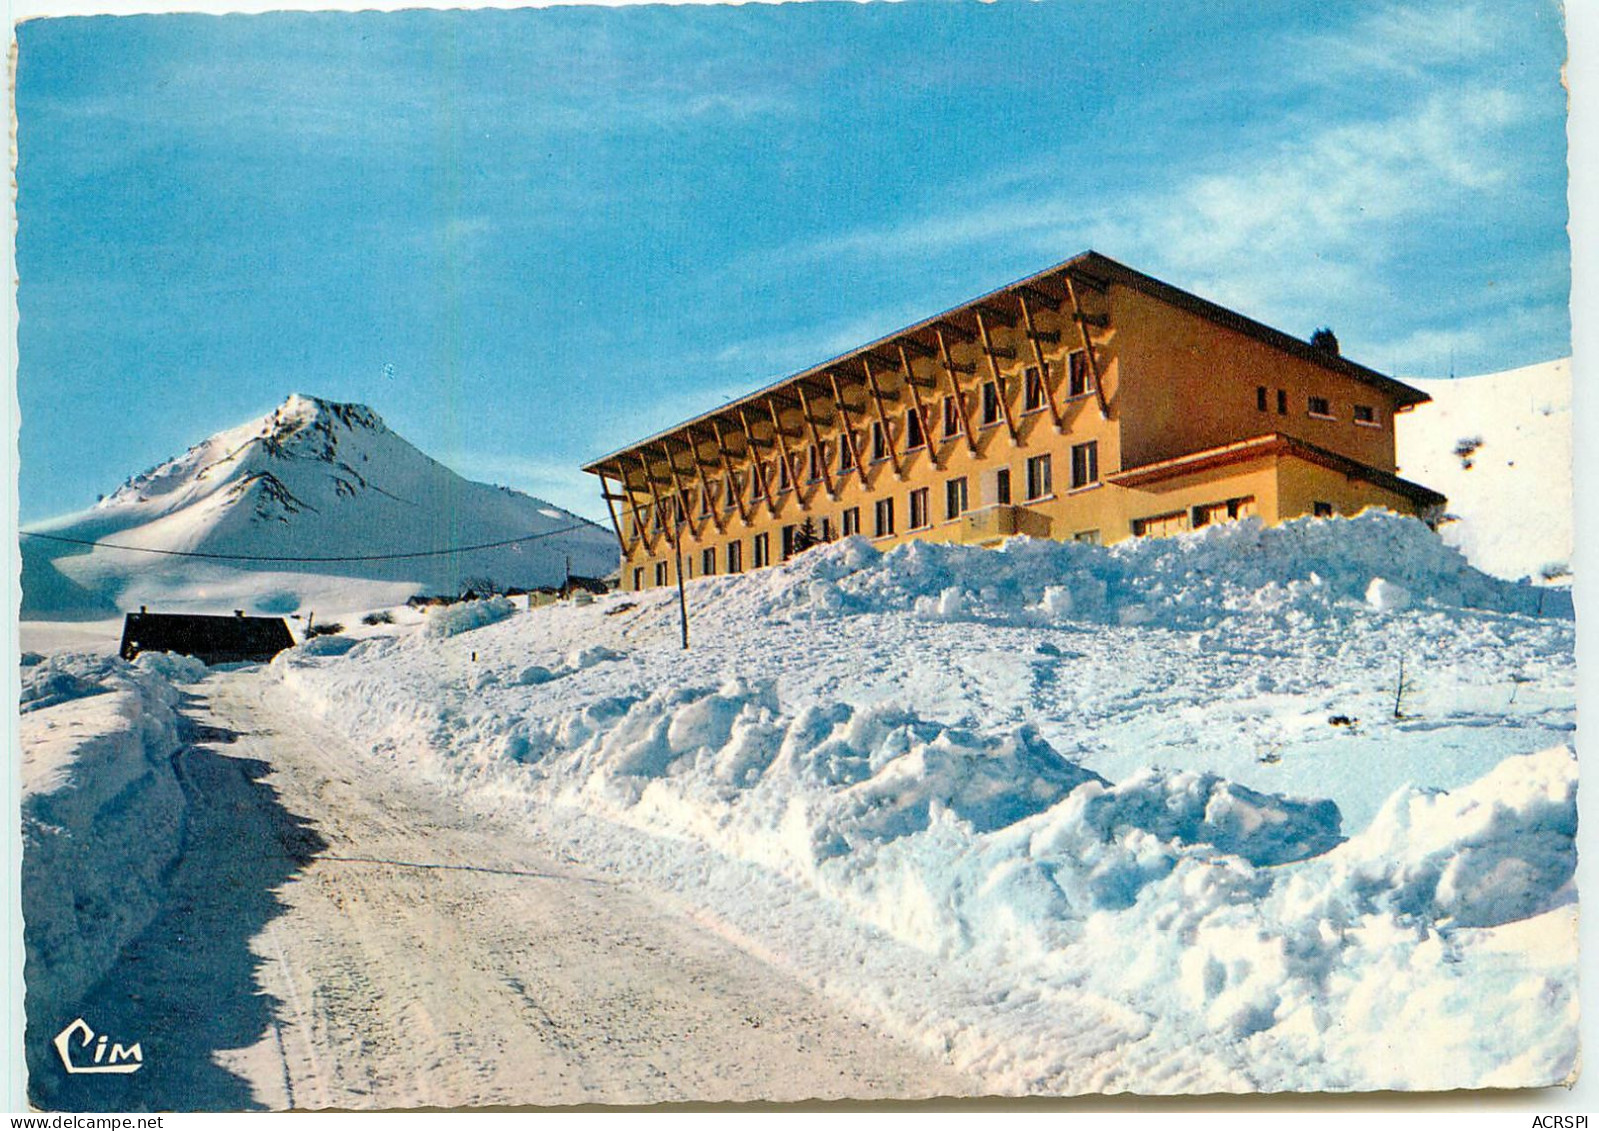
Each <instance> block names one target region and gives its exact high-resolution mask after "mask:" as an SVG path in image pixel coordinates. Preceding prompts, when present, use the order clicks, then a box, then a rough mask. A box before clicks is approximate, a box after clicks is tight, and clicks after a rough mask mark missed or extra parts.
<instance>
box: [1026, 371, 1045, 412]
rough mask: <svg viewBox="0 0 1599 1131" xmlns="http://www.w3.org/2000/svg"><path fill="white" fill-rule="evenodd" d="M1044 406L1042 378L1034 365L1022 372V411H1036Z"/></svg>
mask: <svg viewBox="0 0 1599 1131" xmlns="http://www.w3.org/2000/svg"><path fill="white" fill-rule="evenodd" d="M1043 407H1044V378H1043V376H1042V375H1040V373H1039V372H1038V369H1037V368H1036V367H1035V366H1031V365H1029V366H1028V367H1027V369H1026V371H1025V372H1024V373H1023V374H1022V411H1023V412H1037V411H1038V410H1039V409H1041V408H1043Z"/></svg>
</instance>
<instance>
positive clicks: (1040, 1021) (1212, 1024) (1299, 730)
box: [272, 513, 1577, 1093]
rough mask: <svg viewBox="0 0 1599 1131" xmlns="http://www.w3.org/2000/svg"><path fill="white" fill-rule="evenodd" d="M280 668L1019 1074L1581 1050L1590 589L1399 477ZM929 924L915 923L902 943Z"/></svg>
mask: <svg viewBox="0 0 1599 1131" xmlns="http://www.w3.org/2000/svg"><path fill="white" fill-rule="evenodd" d="M688 602H689V605H690V608H691V610H692V615H693V627H692V638H693V648H692V649H691V650H690V651H688V652H686V653H685V652H683V651H682V650H681V649H680V648H679V646H678V639H677V624H676V615H677V611H676V605H675V594H673V593H668V592H659V593H646V594H621V593H617V594H611V595H609V596H607V597H605V598H602V599H600V600H598V601H596V602H594V603H592V604H590V605H587V606H563V607H553V608H545V609H538V610H532V611H523V612H512V611H511V610H510V609H509V608H508V607H505V608H501V607H487V608H485V609H484V610H482V615H476V616H469V615H467V613H466V612H465V611H461V612H459V613H457V614H455V616H454V617H453V618H452V620H451V622H450V623H449V624H445V623H444V622H442V621H441V622H439V623H438V625H437V626H436V627H435V626H432V625H431V622H430V627H429V629H428V630H425V631H418V630H416V629H414V628H410V627H406V626H404V625H399V626H394V627H384V628H380V629H373V630H371V633H372V634H375V635H369V636H368V638H367V639H364V640H362V641H360V642H358V643H354V644H353V645H352V644H350V643H347V642H341V644H340V645H339V649H340V654H338V655H331V654H327V653H326V652H321V651H320V650H318V649H310V650H307V649H296V650H294V651H292V652H286V653H284V654H282V655H281V656H280V657H279V658H278V660H277V661H276V662H275V663H274V664H273V665H272V671H273V672H275V673H277V674H278V675H280V676H281V678H282V679H284V680H285V682H286V683H287V685H288V686H289V687H290V688H291V689H293V690H295V691H296V692H298V694H299V695H300V696H302V697H303V699H304V701H305V702H306V703H307V704H308V705H309V706H311V707H312V708H313V709H315V710H316V711H318V712H319V713H320V714H321V715H322V717H323V718H324V719H326V720H327V721H328V722H329V723H331V724H335V725H337V726H338V727H339V729H340V730H341V731H343V732H345V733H347V734H349V735H350V736H351V737H352V738H353V739H354V740H355V742H356V743H357V744H358V745H359V748H360V749H362V750H363V751H366V750H370V751H371V756H372V757H374V758H376V759H378V760H380V762H381V763H382V764H384V765H386V766H388V767H390V768H392V770H393V772H394V773H396V774H406V775H414V776H416V777H419V778H421V779H423V780H425V781H427V782H428V783H430V785H431V786H432V787H433V788H435V789H437V790H440V791H446V792H450V793H453V794H455V795H456V796H458V797H460V798H461V799H462V800H463V803H466V804H470V805H476V806H480V807H483V808H485V809H489V810H493V811H495V812H496V813H498V814H499V815H500V816H502V817H506V816H511V817H515V818H516V819H518V820H521V821H524V822H526V827H527V835H528V836H529V837H530V838H536V839H537V841H538V842H539V843H541V844H547V845H555V846H559V847H561V848H563V849H564V850H565V851H566V852H568V853H570V855H571V856H572V857H573V858H575V859H581V860H583V861H584V862H585V863H586V864H589V865H591V866H593V867H597V868H604V869H607V870H609V871H611V872H613V873H614V874H615V875H617V876H619V877H625V878H626V880H627V881H628V882H629V883H632V884H637V885H640V886H642V887H645V888H646V889H651V890H654V891H657V892H662V893H666V895H668V896H669V897H670V898H673V899H676V900H679V901H681V902H682V903H684V904H685V905H687V906H688V907H690V908H692V909H693V910H694V912H695V914H696V915H698V916H700V917H701V918H702V920H703V921H707V922H714V923H718V924H721V927H720V928H719V929H721V930H722V931H724V932H725V933H726V934H727V936H728V937H731V938H737V939H739V940H741V943H742V945H744V946H745V947H747V948H748V949H752V950H754V951H755V952H757V953H759V954H762V955H765V956H768V957H769V958H770V959H771V960H772V961H774V962H775V963H777V964H778V965H779V966H782V967H785V968H787V969H788V970H790V971H792V972H794V973H797V974H798V975H799V976H800V977H802V978H804V979H806V980H807V981H808V982H810V984H812V985H813V986H815V987H817V988H818V989H820V990H822V991H823V992H825V993H827V994H829V995H832V996H834V997H836V998H838V999H839V1000H841V1001H845V1002H848V1003H849V1005H850V1007H851V1008H854V1009H864V1010H867V1011H869V1012H870V1013H871V1014H872V1015H873V1016H875V1017H876V1018H877V1019H878V1021H879V1023H880V1024H882V1025H883V1026H884V1027H885V1028H887V1029H888V1030H890V1031H892V1032H896V1033H898V1034H900V1035H901V1036H904V1037H906V1038H909V1039H911V1040H913V1041H915V1042H917V1043H918V1044H920V1045H921V1046H922V1047H923V1048H925V1049H927V1050H929V1051H930V1052H932V1053H934V1054H935V1055H938V1056H940V1057H944V1058H947V1059H948V1060H949V1061H950V1062H951V1063H952V1064H953V1065H954V1066H955V1067H956V1068H958V1069H960V1070H962V1071H964V1072H967V1073H970V1074H972V1075H974V1076H976V1077H977V1078H978V1079H980V1080H982V1081H983V1085H984V1088H985V1089H986V1090H990V1091H995V1092H1004V1093H1031V1092H1045V1093H1061V1092H1067V1093H1072V1092H1082V1091H1096V1090H1110V1091H1117V1090H1123V1089H1129V1090H1135V1091H1142V1092H1210V1091H1232V1090H1277V1089H1325V1090H1343V1089H1371V1088H1425V1089H1450V1088H1461V1087H1524V1086H1532V1085H1545V1084H1550V1083H1555V1082H1558V1081H1561V1080H1562V1079H1564V1078H1566V1077H1567V1075H1568V1074H1569V1073H1571V1072H1572V1071H1573V1070H1574V1068H1575V1064H1576V1057H1577V1045H1576V1016H1577V998H1576V966H1577V954H1576V936H1575V910H1576V909H1575V899H1576V894H1575V887H1574V884H1573V881H1572V875H1573V868H1574V865H1575V843H1574V834H1575V824H1576V807H1575V788H1576V761H1575V758H1574V756H1573V754H1572V753H1571V750H1570V748H1569V742H1570V738H1571V733H1572V730H1573V727H1574V664H1573V654H1572V652H1573V625H1572V621H1571V606H1570V601H1569V594H1567V593H1563V592H1558V591H1551V590H1549V589H1534V588H1532V587H1530V586H1524V585H1512V584H1510V583H1507V582H1504V581H1500V580H1496V579H1494V578H1491V577H1487V576H1485V575H1483V574H1482V573H1479V572H1477V571H1476V570H1473V569H1471V568H1470V567H1469V566H1467V564H1466V563H1465V561H1464V560H1463V559H1462V558H1461V556H1460V555H1459V554H1458V552H1456V551H1454V550H1452V549H1450V548H1448V547H1446V546H1444V545H1442V544H1441V543H1440V542H1439V541H1438V539H1437V538H1436V537H1435V536H1434V535H1433V534H1432V532H1430V531H1429V530H1427V529H1426V528H1425V527H1424V526H1422V525H1421V524H1420V523H1419V522H1416V521H1414V520H1412V519H1401V518H1397V517H1395V516H1392V515H1388V514H1384V513H1372V514H1367V515H1364V516H1361V517H1360V518H1356V519H1332V520H1323V519H1303V520H1300V521H1297V522H1294V523H1291V524H1288V525H1285V526H1282V527H1278V528H1275V529H1269V530H1268V529H1262V528H1261V527H1260V526H1259V525H1257V524H1255V523H1253V522H1246V523H1239V524H1232V525H1227V526H1221V527H1213V528H1209V529H1206V530H1204V531H1200V532H1196V533H1194V534H1190V535H1183V536H1180V537H1177V538H1172V539H1160V540H1137V541H1133V542H1127V543H1123V544H1121V545H1119V546H1115V547H1110V548H1101V547H1097V546H1088V545H1081V544H1075V543H1067V544H1059V543H1047V542H1031V541H1028V540H1026V539H1017V540H1013V541H1011V542H1009V543H1008V544H1007V545H1006V546H1005V547H1004V548H1003V549H1002V550H999V551H988V550H980V549H974V548H969V547H959V546H938V545H930V544H922V543H912V544H910V545H905V546H901V547H898V548H896V549H894V550H891V551H889V552H888V553H886V554H884V553H879V552H878V551H876V550H874V549H873V548H872V547H871V546H870V545H869V544H868V543H867V542H865V541H864V540H861V539H851V540H848V541H845V542H843V543H840V544H836V545H832V546H828V547H824V548H820V549H817V550H814V551H811V552H808V553H805V554H803V555H800V556H799V557H798V558H797V559H796V560H795V561H793V562H792V563H790V564H789V565H787V566H784V567H780V568H776V569H772V570H765V571H761V572H759V573H754V574H749V575H745V576H739V577H716V578H707V579H702V580H700V581H696V582H692V583H691V584H690V586H689V589H688ZM915 956H920V957H915Z"/></svg>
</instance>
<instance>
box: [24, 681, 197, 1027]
mask: <svg viewBox="0 0 1599 1131" xmlns="http://www.w3.org/2000/svg"><path fill="white" fill-rule="evenodd" d="M204 670H205V668H204V665H202V664H200V663H199V662H198V661H196V660H192V659H190V658H188V657H183V656H168V655H165V654H163V653H146V654H145V655H142V656H140V657H139V660H138V662H137V663H135V664H128V663H126V662H124V661H123V660H120V659H116V658H112V657H106V656H95V655H85V654H72V653H63V654H60V655H56V656H52V657H50V658H49V659H47V660H45V661H43V662H42V663H39V664H36V665H33V666H31V667H29V668H26V669H24V671H23V680H22V682H23V691H22V697H23V702H24V711H25V712H26V713H25V714H24V715H23V718H22V724H21V732H22V735H21V737H22V751H23V760H22V780H23V790H22V834H23V853H22V913H23V921H24V924H25V928H24V932H23V933H24V939H25V943H26V949H27V958H26V979H27V987H28V999H29V1007H28V1008H29V1015H30V1018H34V1019H35V1020H36V1021H37V1022H38V1023H39V1024H40V1025H41V1027H45V1026H48V1025H49V1024H50V1023H52V1021H53V1019H54V1017H55V1015H56V1013H57V1012H61V1013H62V1014H63V1016H61V1017H60V1020H59V1024H65V1023H66V1022H68V1021H71V1020H72V1018H73V1016H75V1014H73V1013H72V1010H73V1008H74V1007H75V1006H76V1004H77V1003H78V1002H79V1001H81V999H82V995H83V994H84V992H86V991H87V990H88V989H89V987H90V986H92V985H93V983H94V982H95V981H97V980H98V979H99V977H100V976H101V975H102V974H103V973H104V972H105V971H106V970H108V969H109V968H110V966H111V964H112V963H113V962H114V961H115V960H116V956H117V954H118V953H119V952H120V951H121V949H122V947H123V946H124V945H126V943H127V942H128V941H129V940H130V939H132V938H134V937H135V936H137V935H138V934H139V932H140V931H142V930H143V929H144V928H145V927H146V926H147V925H148V924H149V922H150V920H151V918H152V917H153V915H154V914H155V911H156V908H157V905H158V902H159V898H160V886H161V877H162V873H163V871H164V870H165V869H166V867H167V866H168V865H169V864H170V863H171V861H172V860H173V859H174V857H175V855H176V853H177V850H178V842H179V837H180V835H181V829H182V813H183V792H182V789H181V788H180V786H179V784H178V781H177V778H176V777H175V775H174V774H173V770H172V765H171V761H170V759H171V755H172V753H173V751H174V750H176V749H177V748H178V746H179V744H180V741H181V740H180V737H179V719H178V716H177V713H176V711H175V707H176V705H177V703H178V701H179V699H180V697H181V695H182V692H181V691H180V690H179V689H178V687H177V686H176V682H188V681H192V680H194V679H196V678H198V677H199V675H200V674H202V673H203V672H204ZM41 1009H42V1010H48V1011H49V1016H48V1017H44V1016H39V1015H38V1014H37V1011H38V1010H41ZM57 1027H59V1025H58V1026H57ZM48 1031H49V1032H54V1029H48Z"/></svg>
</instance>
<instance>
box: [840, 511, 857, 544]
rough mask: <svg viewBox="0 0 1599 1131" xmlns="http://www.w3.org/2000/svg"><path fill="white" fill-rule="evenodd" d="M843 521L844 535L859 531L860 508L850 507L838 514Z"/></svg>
mask: <svg viewBox="0 0 1599 1131" xmlns="http://www.w3.org/2000/svg"><path fill="white" fill-rule="evenodd" d="M840 517H841V518H842V519H843V523H844V537H846V538H848V537H849V536H850V535H852V534H859V533H860V532H861V508H860V507H850V508H848V509H847V510H845V512H844V513H843V514H842V515H841V516H840Z"/></svg>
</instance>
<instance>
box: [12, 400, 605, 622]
mask: <svg viewBox="0 0 1599 1131" xmlns="http://www.w3.org/2000/svg"><path fill="white" fill-rule="evenodd" d="M26 530H27V531H31V532H33V533H37V534H48V535H53V536H55V537H58V538H67V539H74V540H76V542H93V543H99V542H106V543H112V544H114V545H116V546H123V547H140V548H142V550H129V549H114V548H110V547H108V546H103V545H102V546H95V547H93V548H90V547H88V546H83V545H79V544H76V543H75V542H61V541H51V540H47V539H42V538H32V537H26V536H25V537H23V539H22V556H23V606H22V607H23V615H24V616H25V617H35V618H48V617H57V616H78V617H83V616H94V615H99V616H105V615H107V614H109V613H114V612H115V611H117V610H118V609H119V608H120V609H128V608H135V607H137V606H139V605H141V604H149V605H152V606H156V607H159V608H162V609H164V610H183V609H189V610H194V611H207V610H210V611H216V610H223V611H225V610H228V609H232V608H249V609H252V610H258V611H263V612H290V611H293V610H294V609H297V608H300V607H302V606H305V605H308V604H309V605H311V606H313V607H316V606H320V607H322V608H329V607H332V608H352V607H358V606H360V605H363V604H391V603H394V602H396V601H400V600H403V599H404V598H406V597H407V596H410V595H411V594H414V593H417V592H452V593H453V592H456V591H457V589H458V586H460V584H461V583H462V582H463V581H464V580H467V579H472V578H489V579H492V580H493V581H495V582H497V583H498V584H499V585H501V586H510V585H519V586H524V587H530V586H534V585H548V584H558V583H559V582H560V581H561V579H562V578H563V577H564V576H565V572H566V568H567V560H568V558H570V564H571V571H572V572H573V573H576V574H581V575H585V576H591V577H594V576H605V575H607V574H609V573H611V572H613V571H614V570H615V568H616V544H615V539H614V538H613V537H612V536H611V535H610V533H609V532H607V531H605V530H602V529H601V528H600V527H598V526H596V525H595V524H593V523H591V522H588V521H586V520H584V519H582V518H579V517H578V516H576V515H573V514H571V513H569V512H567V511H564V510H561V509H560V508H558V507H555V506H552V505H551V504H549V503H546V502H544V501H542V500H540V499H536V498H533V497H532V496H529V495H524V494H522V493H520V492H517V491H512V490H509V489H507V488H499V487H490V486H487V485H485V484H482V483H474V482H471V481H469V480H466V479H463V478H461V477H460V476H458V475H456V474H455V473H454V472H452V471H450V470H449V469H448V468H446V467H444V466H442V465H441V464H439V463H437V462H435V461H434V460H432V459H429V458H428V457H427V456H425V455H423V454H422V453H421V452H419V451H417V450H416V448H414V447H412V446H411V445H410V444H409V443H407V442H406V441H405V440H404V439H402V438H401V437H400V436H398V435H396V434H395V433H393V432H391V431H390V430H389V429H388V428H387V427H386V426H385V425H384V423H383V421H382V420H381V419H380V418H379V417H378V415H377V414H376V413H375V412H373V411H372V410H371V409H369V408H366V407H365V406H363V405H353V404H335V403H332V402H329V401H324V400H318V399H316V398H314V397H306V396H301V395H299V394H296V395H294V396H291V397H290V398H289V399H288V400H287V401H285V402H284V403H283V404H282V405H281V406H280V407H279V408H277V409H276V410H275V411H273V412H271V413H269V414H268V415H266V416H265V417H262V418H260V419H257V420H252V421H250V422H248V423H246V424H242V425H239V426H238V427H236V428H231V429H228V430H227V431H224V432H220V433H218V434H216V435H215V436H212V437H211V438H210V439H208V440H206V441H204V442H202V443H200V444H196V445H195V446H194V447H192V448H190V449H189V450H188V451H187V452H185V453H184V454H183V455H181V456H179V457H177V458H176V459H172V460H169V461H167V462H166V463H163V464H161V465H159V466H157V467H155V468H152V469H151V470H149V471H147V472H145V473H144V474H142V475H138V476H135V477H134V478H132V479H130V480H128V481H127V482H126V483H125V484H123V485H122V487H120V488H119V489H118V490H117V491H116V492H114V493H113V494H111V495H110V496H108V497H107V498H105V499H104V500H102V501H101V502H100V503H98V504H97V505H96V506H94V507H92V508H91V509H89V510H87V511H83V512H81V513H78V514H74V515H68V516H66V517H65V518H61V519H57V520H54V521H51V522H46V523H40V524H37V525H33V526H30V527H28V528H26ZM528 535H547V537H539V538H536V539H533V540H528V541H518V542H515V543H514V544H511V545H505V546H500V547H497V548H493V549H485V550H478V551H473V552H468V553H445V554H437V553H436V552H437V551H441V550H449V549H453V548H455V547H465V546H476V545H482V544H484V543H493V542H503V541H508V540H511V539H525V538H526V537H527V536H528ZM149 550H161V551H181V552H183V553H186V554H201V555H218V557H213V558H206V557H182V556H174V555H173V554H171V553H167V554H155V553H149V552H143V551H149ZM418 553H430V554H436V556H429V557H414V556H413V557H402V556H398V555H415V554H418ZM230 555H231V556H248V557H255V558H276V559H316V558H321V559H328V558H354V557H364V558H368V559H373V558H376V559H377V560H365V561H358V562H356V561H344V562H337V561H294V560H281V561H263V560H256V561H229V560H225V559H226V556H230ZM385 555H388V556H389V557H387V558H385Z"/></svg>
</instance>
